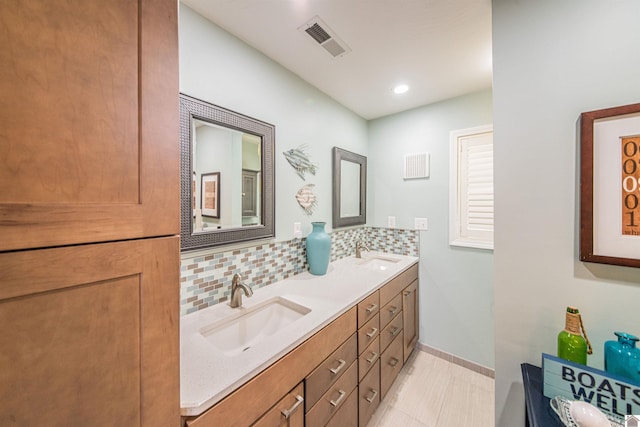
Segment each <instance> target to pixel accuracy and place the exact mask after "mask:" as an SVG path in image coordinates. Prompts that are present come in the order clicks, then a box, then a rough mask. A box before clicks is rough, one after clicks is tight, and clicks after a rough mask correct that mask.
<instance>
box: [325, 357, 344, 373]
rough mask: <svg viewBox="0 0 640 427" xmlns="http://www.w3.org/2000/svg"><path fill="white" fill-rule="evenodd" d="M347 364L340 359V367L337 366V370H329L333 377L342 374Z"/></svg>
mask: <svg viewBox="0 0 640 427" xmlns="http://www.w3.org/2000/svg"><path fill="white" fill-rule="evenodd" d="M346 364H347V362H346V361H344V360H342V359H338V366H336V367H335V368H331V369H329V370H330V371H331V373H332V374H333V375H336V374H337V373H338V372H340V371H341V370H342V368H344V365H346Z"/></svg>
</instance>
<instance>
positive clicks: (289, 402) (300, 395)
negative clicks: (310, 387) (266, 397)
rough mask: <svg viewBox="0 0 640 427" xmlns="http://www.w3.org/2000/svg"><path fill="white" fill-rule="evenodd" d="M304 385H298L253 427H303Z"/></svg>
mask: <svg viewBox="0 0 640 427" xmlns="http://www.w3.org/2000/svg"><path fill="white" fill-rule="evenodd" d="M303 402H304V385H303V383H300V384H298V386H297V387H296V388H294V389H293V390H291V391H290V392H289V393H287V395H286V396H285V397H283V398H282V399H281V400H280V401H279V402H278V403H276V405H275V406H274V407H273V408H271V409H270V410H269V412H267V413H266V414H264V415H263V416H262V418H260V419H259V420H258V421H257V422H256V423H255V424H254V425H253V427H303V426H304V408H303V406H304V405H303Z"/></svg>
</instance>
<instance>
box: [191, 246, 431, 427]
mask: <svg viewBox="0 0 640 427" xmlns="http://www.w3.org/2000/svg"><path fill="white" fill-rule="evenodd" d="M417 292H418V264H417V258H415V257H409V256H400V255H387V254H380V253H369V252H368V253H366V254H365V257H364V258H363V259H356V258H354V257H349V258H344V259H342V260H339V261H336V262H333V263H331V264H330V267H329V271H328V273H327V274H326V275H325V276H312V275H310V274H308V273H303V274H300V275H297V276H295V277H293V278H290V279H287V280H284V281H282V282H279V283H276V284H273V285H270V286H267V287H265V288H261V289H258V290H256V291H255V292H254V295H253V297H251V298H245V299H244V305H243V307H241V308H239V309H231V308H230V307H229V306H228V305H227V304H219V305H217V306H214V307H211V308H208V309H205V310H202V311H200V312H197V313H192V314H190V315H187V316H184V317H183V318H182V321H181V413H182V424H183V425H185V426H190V427H191V426H193V427H200V426H219V425H225V426H248V425H257V426H267V425H268V426H274V425H290V426H302V425H307V426H325V425H329V426H331V425H340V426H345V425H350V426H356V425H359V426H364V425H366V424H367V422H368V421H369V419H370V418H371V416H372V414H373V412H374V411H375V409H376V408H377V406H378V405H379V403H380V401H381V399H383V398H384V396H385V395H386V394H387V392H388V391H389V388H390V387H391V385H392V384H393V381H394V380H395V378H396V377H397V375H398V373H399V372H400V370H401V369H402V367H403V365H404V362H405V361H406V360H407V358H408V357H409V355H410V353H411V351H412V350H413V348H414V346H415V343H416V341H417V337H418V327H417V322H418V310H417ZM234 310H236V311H235V312H234ZM265 312H269V313H270V316H271V318H272V319H273V318H277V319H278V322H277V325H278V326H277V327H275V328H272V329H269V328H271V326H269V323H270V320H268V319H267V317H262V318H261V320H260V322H256V323H255V324H253V325H252V324H251V323H250V319H251V318H253V317H255V318H258V317H260V316H264V315H263V314H262V313H265ZM240 324H241V325H242V326H240V327H238V325H240ZM252 328H258V329H262V331H261V333H257V334H255V335H254V336H248V335H250V334H248V335H247V338H246V339H236V338H237V337H235V336H233V334H239V335H243V336H244V334H245V333H246V332H250V331H247V329H252ZM231 331H232V332H231ZM227 332H231V334H230V335H225V333H227Z"/></svg>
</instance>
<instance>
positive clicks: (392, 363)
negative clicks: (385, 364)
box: [389, 357, 400, 368]
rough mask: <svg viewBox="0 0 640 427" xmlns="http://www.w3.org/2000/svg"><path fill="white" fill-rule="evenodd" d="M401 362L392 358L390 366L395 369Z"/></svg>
mask: <svg viewBox="0 0 640 427" xmlns="http://www.w3.org/2000/svg"><path fill="white" fill-rule="evenodd" d="M399 361H400V359H397V358H395V357H392V358H391V360H389V366H391V367H392V368H395V367H396V365H397V364H398V362H399Z"/></svg>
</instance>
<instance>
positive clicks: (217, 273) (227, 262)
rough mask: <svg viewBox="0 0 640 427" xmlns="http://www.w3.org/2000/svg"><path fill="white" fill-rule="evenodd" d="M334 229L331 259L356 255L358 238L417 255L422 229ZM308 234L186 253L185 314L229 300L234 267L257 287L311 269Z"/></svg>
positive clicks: (182, 270)
mask: <svg viewBox="0 0 640 427" xmlns="http://www.w3.org/2000/svg"><path fill="white" fill-rule="evenodd" d="M330 234H331V261H336V260H339V259H342V258H344V257H347V256H350V255H353V253H354V252H355V247H356V242H357V241H363V242H366V244H367V246H368V247H369V249H371V250H372V251H383V252H389V253H394V254H398V255H410V256H418V248H419V240H418V238H419V232H418V231H416V230H399V229H390V228H380V227H361V228H352V229H349V230H337V231H333V232H332V233H330ZM307 269H308V266H307V260H306V250H305V240H304V239H293V240H289V241H285V242H277V243H265V244H259V245H255V246H250V247H246V248H242V249H234V250H229V251H221V252H212V253H210V254H207V255H199V256H195V257H192V258H189V257H188V256H187V257H184V258H183V259H182V262H181V266H180V315H181V316H182V315H185V314H188V313H191V312H194V311H197V310H201V309H203V308H206V307H209V306H211V305H214V304H218V303H221V302H225V301H227V300H228V299H229V295H230V293H231V278H232V277H233V275H234V274H235V273H240V274H242V275H243V278H244V281H245V283H246V284H247V285H250V286H251V287H252V288H253V289H258V288H261V287H263V286H268V285H270V284H272V283H276V282H279V281H281V280H284V279H286V278H288V277H292V276H295V275H296V274H300V273H302V272H304V271H307Z"/></svg>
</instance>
